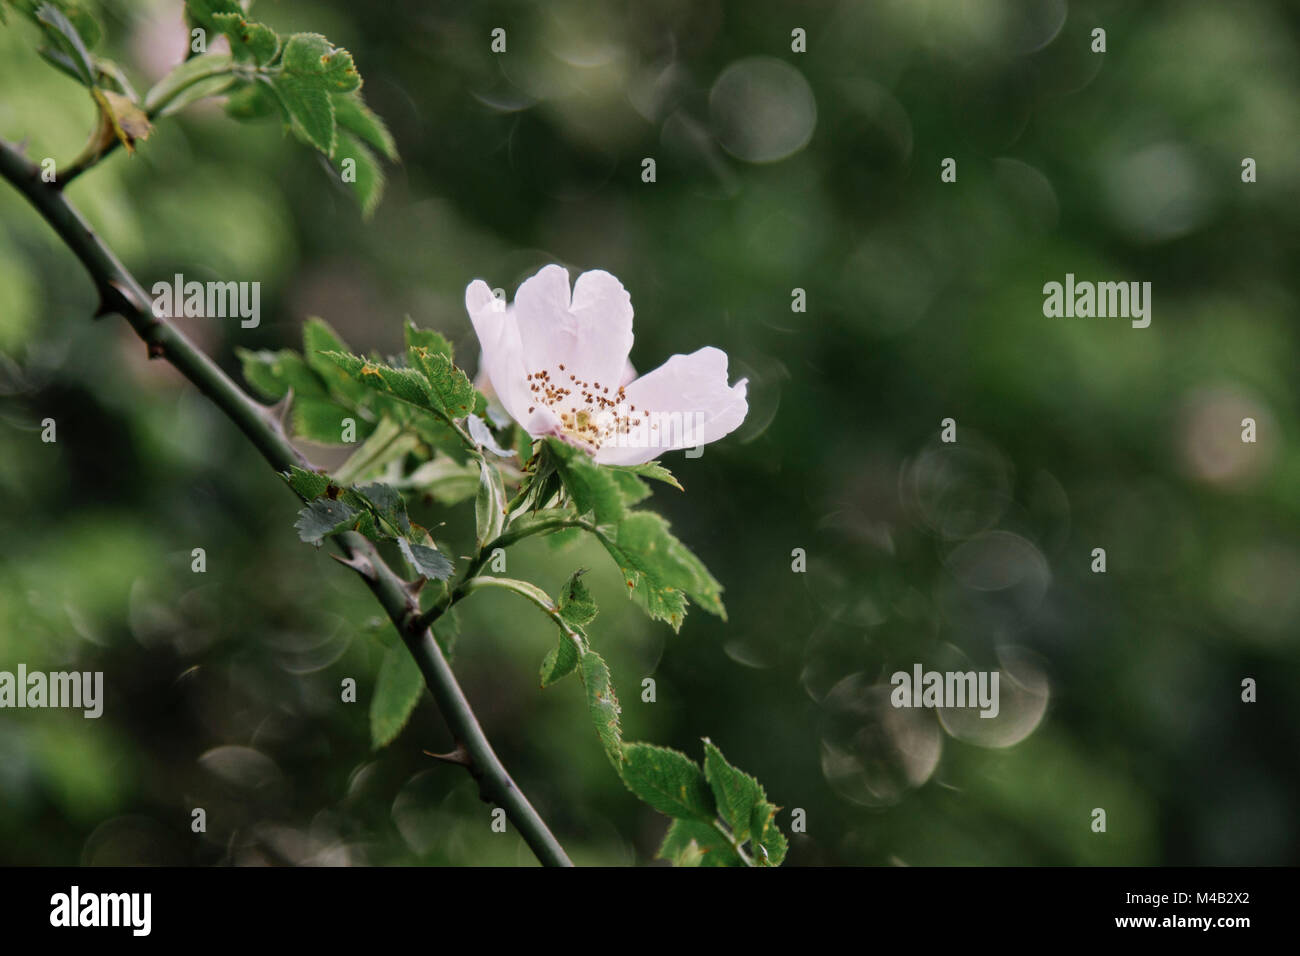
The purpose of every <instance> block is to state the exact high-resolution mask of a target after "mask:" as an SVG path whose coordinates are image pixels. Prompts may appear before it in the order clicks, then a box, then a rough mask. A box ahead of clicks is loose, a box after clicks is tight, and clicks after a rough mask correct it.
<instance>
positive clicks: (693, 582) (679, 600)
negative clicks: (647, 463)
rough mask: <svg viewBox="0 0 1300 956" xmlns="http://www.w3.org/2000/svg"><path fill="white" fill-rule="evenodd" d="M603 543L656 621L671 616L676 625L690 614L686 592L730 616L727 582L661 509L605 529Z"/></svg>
mask: <svg viewBox="0 0 1300 956" xmlns="http://www.w3.org/2000/svg"><path fill="white" fill-rule="evenodd" d="M598 537H599V538H600V540H601V543H602V544H604V545H605V549H606V550H607V551H608V552H609V553H610V556H611V557H613V559H614V560H615V561H616V562H617V563H618V566H619V567H620V568H621V569H622V571H623V574H624V583H625V584H626V585H627V586H628V590H629V591H630V592H631V594H632V596H633V598H635V599H636V601H637V603H638V604H640V605H641V607H643V608H644V609H645V611H646V613H647V614H649V615H650V616H651V617H652V618H654V619H655V620H661V621H667V622H668V623H669V624H670V625H672V627H673V629H674V630H677V629H679V628H680V627H681V624H682V619H683V617H684V616H685V614H686V600H685V596H686V595H689V596H690V597H691V598H693V599H694V600H695V601H696V602H697V603H698V604H699V605H700V607H702V608H704V609H705V610H706V611H708V612H710V613H711V614H716V615H718V616H719V617H721V618H722V619H723V620H726V609H725V608H724V607H723V605H722V599H721V594H722V585H720V584H719V583H718V582H717V580H716V579H714V577H713V575H711V574H709V571H708V569H707V568H705V567H704V564H703V563H702V562H701V561H700V559H699V558H697V557H695V555H693V554H691V552H690V551H689V550H688V549H687V548H686V546H685V545H684V544H682V543H681V542H680V541H679V540H677V538H675V537H673V535H672V534H671V533H670V532H669V531H668V522H667V521H665V520H664V519H663V518H661V517H660V516H659V515H657V514H653V513H652V512H648V511H637V512H633V513H631V514H629V515H628V516H627V517H626V518H625V519H624V520H623V521H621V522H620V523H619V525H618V527H617V529H615V531H614V533H613V534H612V535H611V534H609V533H608V532H605V531H601V532H600V533H599V534H598Z"/></svg>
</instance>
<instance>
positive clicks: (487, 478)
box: [474, 458, 506, 549]
mask: <svg viewBox="0 0 1300 956" xmlns="http://www.w3.org/2000/svg"><path fill="white" fill-rule="evenodd" d="M505 508H506V489H505V484H504V483H503V481H502V478H501V471H500V469H498V468H497V467H496V466H494V465H490V464H488V461H487V459H486V458H484V459H481V460H480V461H479V484H478V494H477V495H475V496H474V523H475V528H476V529H477V536H478V547H479V548H480V549H482V548H483V546H484V545H486V544H487V543H488V542H490V541H495V540H496V539H497V538H498V537H499V536H500V535H501V528H502V525H503V524H504V523H505V518H506V515H505Z"/></svg>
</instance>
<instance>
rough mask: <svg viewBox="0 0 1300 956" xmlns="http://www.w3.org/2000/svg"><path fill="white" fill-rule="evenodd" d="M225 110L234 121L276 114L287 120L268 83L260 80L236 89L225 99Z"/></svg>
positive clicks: (262, 117)
mask: <svg viewBox="0 0 1300 956" xmlns="http://www.w3.org/2000/svg"><path fill="white" fill-rule="evenodd" d="M187 62H190V63H192V62H194V61H193V60H189V61H187ZM225 109H226V115H227V116H229V117H230V118H231V119H236V120H254V119H264V118H265V117H267V116H274V115H275V114H276V113H281V114H283V115H284V118H285V119H286V120H287V119H288V118H289V117H288V115H287V114H284V113H283V106H282V105H281V104H280V102H279V100H278V99H277V98H276V96H275V93H274V92H273V91H272V90H271V87H270V84H269V81H265V80H262V79H259V80H258V81H257V82H254V83H245V84H243V85H242V86H239V87H237V88H236V89H235V90H234V91H233V92H231V94H230V95H229V96H227V97H226V107H225Z"/></svg>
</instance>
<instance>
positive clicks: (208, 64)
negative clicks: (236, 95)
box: [144, 53, 234, 115]
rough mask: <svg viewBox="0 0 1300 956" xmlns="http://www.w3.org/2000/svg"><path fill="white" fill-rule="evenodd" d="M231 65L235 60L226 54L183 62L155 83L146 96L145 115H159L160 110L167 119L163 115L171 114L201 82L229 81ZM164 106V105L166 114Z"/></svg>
mask: <svg viewBox="0 0 1300 956" xmlns="http://www.w3.org/2000/svg"><path fill="white" fill-rule="evenodd" d="M233 63H234V60H233V59H232V58H231V56H230V54H228V53H203V54H201V55H199V56H196V57H194V58H193V59H190V60H185V61H184V62H182V63H181V64H180V65H179V66H177V67H176V68H175V69H173V70H172V71H171V72H170V73H168V74H167V75H166V76H164V77H163V78H162V79H161V80H159V81H158V82H157V83H155V84H154V86H153V88H152V89H151V90H149V92H148V93H146V94H145V97H144V108H145V112H147V113H158V112H159V111H160V110H162V111H163V113H162V115H166V112H167V111H170V110H171V108H172V107H173V106H174V105H175V104H176V103H177V102H179V101H180V98H181V97H182V96H185V93H186V92H188V90H190V89H192V88H194V87H195V86H197V85H199V84H200V83H201V82H202V81H204V80H214V79H216V80H229V79H230V71H231V68H232V64H233ZM189 102H193V101H192V100H190V101H189ZM163 104H167V108H166V110H164V107H163ZM182 105H184V104H182Z"/></svg>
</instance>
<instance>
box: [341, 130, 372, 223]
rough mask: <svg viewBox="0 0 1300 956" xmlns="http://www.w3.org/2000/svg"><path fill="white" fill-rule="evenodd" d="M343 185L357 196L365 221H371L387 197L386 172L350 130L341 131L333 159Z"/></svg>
mask: <svg viewBox="0 0 1300 956" xmlns="http://www.w3.org/2000/svg"><path fill="white" fill-rule="evenodd" d="M330 162H332V163H333V164H334V168H335V169H336V170H337V171H338V174H339V178H340V179H341V180H342V181H343V184H344V185H346V186H348V187H349V188H350V189H351V190H352V192H353V193H354V194H355V195H356V199H357V203H358V204H359V205H360V206H361V215H362V217H363V218H367V219H368V218H369V217H370V215H371V214H372V213H373V212H374V211H375V207H377V206H378V205H379V200H380V199H382V198H383V195H384V181H385V180H384V171H383V169H382V168H381V167H380V165H379V160H377V159H375V154H374V153H372V152H371V151H370V149H369V148H368V147H367V146H366V145H365V144H364V143H362V142H361V140H359V139H357V138H356V137H355V136H353V135H352V134H351V133H349V132H348V131H346V130H341V131H340V132H339V134H338V139H337V141H336V142H335V144H334V154H333V156H332V157H331V158H330Z"/></svg>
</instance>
